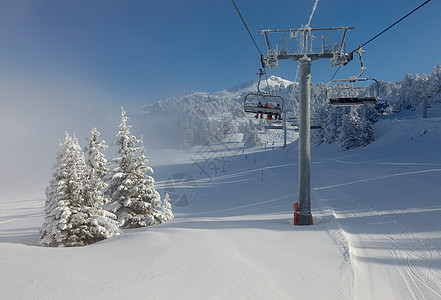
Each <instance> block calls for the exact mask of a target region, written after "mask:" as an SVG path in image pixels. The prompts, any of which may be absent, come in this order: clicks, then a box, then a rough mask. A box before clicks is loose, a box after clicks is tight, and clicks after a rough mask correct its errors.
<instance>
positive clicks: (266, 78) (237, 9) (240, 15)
mask: <svg viewBox="0 0 441 300" xmlns="http://www.w3.org/2000/svg"><path fill="white" fill-rule="evenodd" d="M231 1H232V2H233V5H234V7H235V8H236V11H237V13H238V15H239V17H240V19H241V20H242V23H243V25H244V26H245V28H246V30H247V31H248V34H249V35H250V37H251V39H252V40H253V43H254V46H256V49H257V51H258V52H259V54H260V57H262V56H263V54H262V51H260V48H259V46H258V45H257V43H256V40H255V39H254V37H253V35H252V34H251V31H250V29H249V28H248V25H247V23H246V22H245V19H244V18H243V17H242V14H241V13H240V11H239V8H238V7H237V5H236V2H234V0H231ZM262 67H263V68H264V70H266V66H265V65H264V64H263V63H262ZM264 74H265V80H266V86H267V87H268V88H269V83H268V77H267V76H266V71H265V72H264Z"/></svg>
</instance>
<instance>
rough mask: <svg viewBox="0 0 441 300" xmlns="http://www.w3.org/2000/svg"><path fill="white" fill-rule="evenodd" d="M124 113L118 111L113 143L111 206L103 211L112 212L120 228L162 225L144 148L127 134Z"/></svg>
mask: <svg viewBox="0 0 441 300" xmlns="http://www.w3.org/2000/svg"><path fill="white" fill-rule="evenodd" d="M127 120H128V118H127V117H126V112H125V111H124V109H122V116H121V123H120V125H119V128H118V133H117V135H116V137H117V138H116V141H115V142H114V143H113V144H114V145H116V146H118V148H119V149H118V151H117V155H118V157H116V158H114V160H113V162H114V164H115V165H116V166H115V168H114V169H113V170H112V171H111V172H110V182H109V186H108V188H107V194H108V196H109V197H110V198H111V200H112V202H111V203H110V204H109V205H107V206H106V209H108V210H110V211H112V212H114V213H115V214H116V215H117V217H118V221H119V222H120V225H121V227H122V228H136V227H144V226H149V225H154V224H158V223H162V222H164V219H163V218H162V213H161V211H160V210H157V209H156V208H157V207H158V208H159V207H160V206H161V199H160V195H159V193H158V192H157V191H156V190H155V187H154V179H153V177H151V176H149V175H147V174H146V173H147V172H150V173H153V170H152V168H150V167H148V166H147V165H146V163H147V158H146V156H145V152H146V150H145V147H144V145H143V142H142V140H138V139H137V138H136V137H135V136H133V135H131V134H130V128H131V126H130V125H128V124H127Z"/></svg>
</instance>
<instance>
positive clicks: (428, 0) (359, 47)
mask: <svg viewBox="0 0 441 300" xmlns="http://www.w3.org/2000/svg"><path fill="white" fill-rule="evenodd" d="M430 1H431V0H427V1H425V2H424V3H422V4H420V5H419V6H418V7H417V8H415V9H413V10H412V11H411V12H409V13H407V14H406V15H405V16H403V17H402V18H401V19H399V20H398V21H396V22H395V23H393V24H392V25H390V26H389V27H387V28H386V29H384V30H383V31H381V32H380V33H378V34H377V35H375V36H374V37H372V38H371V39H369V40H368V41H367V42H364V43H362V44H360V45H359V46H358V47H357V48H355V49H354V50H352V51H351V52H350V53H354V52H355V51H358V50H360V49H361V48H362V47H364V46H366V45H367V44H369V43H370V42H372V41H373V40H375V39H376V38H377V37H379V36H380V35H382V34H383V33H385V32H386V31H388V30H389V29H391V28H392V27H394V26H395V25H397V24H398V23H400V22H401V21H403V20H404V19H406V18H407V17H408V16H410V15H411V14H413V13H414V12H416V11H417V10H419V9H420V8H421V7H423V6H424V5H426V4H427V3H429V2H430ZM340 68H341V66H339V67H338V69H337V71H335V73H334V75H332V78H331V80H333V79H334V77H335V75H337V73H338V71H339V70H340Z"/></svg>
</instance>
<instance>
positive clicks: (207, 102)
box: [139, 64, 441, 150]
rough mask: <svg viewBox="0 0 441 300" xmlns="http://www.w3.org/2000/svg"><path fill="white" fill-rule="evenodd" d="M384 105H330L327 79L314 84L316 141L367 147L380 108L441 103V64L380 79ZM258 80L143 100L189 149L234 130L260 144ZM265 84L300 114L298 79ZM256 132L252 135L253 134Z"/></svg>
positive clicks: (389, 110)
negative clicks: (248, 107)
mask: <svg viewBox="0 0 441 300" xmlns="http://www.w3.org/2000/svg"><path fill="white" fill-rule="evenodd" d="M379 83H380V87H379V88H380V89H379V92H380V100H381V102H382V104H383V105H381V106H380V107H367V106H360V107H352V108H348V107H331V106H329V105H328V104H327V103H326V97H325V84H323V83H317V84H312V85H311V118H312V122H314V123H315V124H319V125H321V127H322V128H321V129H316V130H313V131H312V133H311V135H312V136H311V139H312V142H313V143H314V144H315V145H319V144H322V143H325V144H331V143H337V144H338V145H339V147H340V149H341V150H349V149H353V148H356V147H363V146H366V145H368V144H370V143H371V142H372V141H374V140H375V132H374V130H373V124H374V123H375V122H376V115H377V113H381V114H392V113H396V112H400V111H402V110H414V109H415V108H416V107H417V106H418V105H420V104H421V103H422V101H423V99H427V103H428V104H429V105H430V104H431V103H440V102H441V96H440V90H441V64H438V65H437V66H435V67H434V68H433V71H432V73H431V74H429V75H425V74H423V75H417V74H415V75H411V74H406V75H405V77H404V79H403V80H402V81H400V82H396V83H392V82H386V81H379ZM256 85H257V80H256V81H252V82H249V83H247V84H243V85H241V86H238V87H235V88H232V89H228V90H224V91H221V92H217V93H212V94H209V93H205V92H192V93H189V94H187V95H185V96H182V97H180V98H169V99H164V100H161V101H158V102H157V103H155V104H154V105H152V106H146V105H143V104H140V106H139V109H141V110H144V111H145V113H146V114H148V115H149V116H150V117H157V118H159V119H160V120H169V122H168V123H167V125H165V124H164V126H169V127H170V128H169V129H170V131H171V132H176V136H173V140H174V141H176V143H177V146H179V147H180V148H183V149H188V148H191V147H193V146H196V145H206V144H209V143H215V142H220V141H225V140H227V139H228V138H230V137H231V135H232V134H236V133H242V134H243V136H244V140H243V141H244V142H245V140H247V141H248V142H247V143H246V144H247V145H248V146H250V147H252V146H257V145H259V144H260V142H261V141H260V140H259V138H258V137H257V133H256V128H257V129H260V132H262V133H264V132H265V130H264V124H262V123H264V122H263V121H262V120H252V121H253V122H254V123H255V125H256V126H249V120H250V119H252V118H250V116H246V115H245V113H244V112H243V98H244V96H245V95H246V93H248V92H256V90H257V89H256ZM261 85H262V86H261V87H262V89H263V90H264V91H265V92H268V93H271V94H277V95H281V96H282V97H284V98H285V101H286V103H285V107H288V108H293V111H291V112H290V113H289V114H288V117H289V116H293V117H296V113H297V111H296V110H297V106H298V84H297V83H296V82H290V81H288V80H284V79H281V78H278V77H276V76H270V77H269V78H268V80H267V81H265V80H262V84H261ZM250 137H251V138H250Z"/></svg>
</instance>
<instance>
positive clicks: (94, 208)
mask: <svg viewBox="0 0 441 300" xmlns="http://www.w3.org/2000/svg"><path fill="white" fill-rule="evenodd" d="M93 194H94V192H92V191H91V186H90V183H89V180H88V176H87V172H86V162H85V159H84V153H83V151H82V149H81V147H80V145H79V144H78V140H77V138H75V137H71V136H69V134H68V133H66V138H65V140H64V144H61V145H60V149H59V151H58V154H57V160H56V164H55V166H54V171H53V174H52V180H51V181H50V183H49V186H48V187H47V188H46V203H45V220H44V223H43V225H42V227H41V229H40V245H41V246H49V247H60V246H61V247H73V246H84V245H88V244H91V243H94V242H97V241H100V240H104V239H106V238H108V237H111V236H113V235H115V234H119V233H120V230H119V227H118V223H117V222H116V221H115V220H113V219H112V214H110V213H108V212H106V211H104V210H103V209H102V208H101V207H100V205H99V204H98V203H97V202H96V201H95V200H94V199H93V198H92V195H93ZM113 218H115V217H114V216H113Z"/></svg>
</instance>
